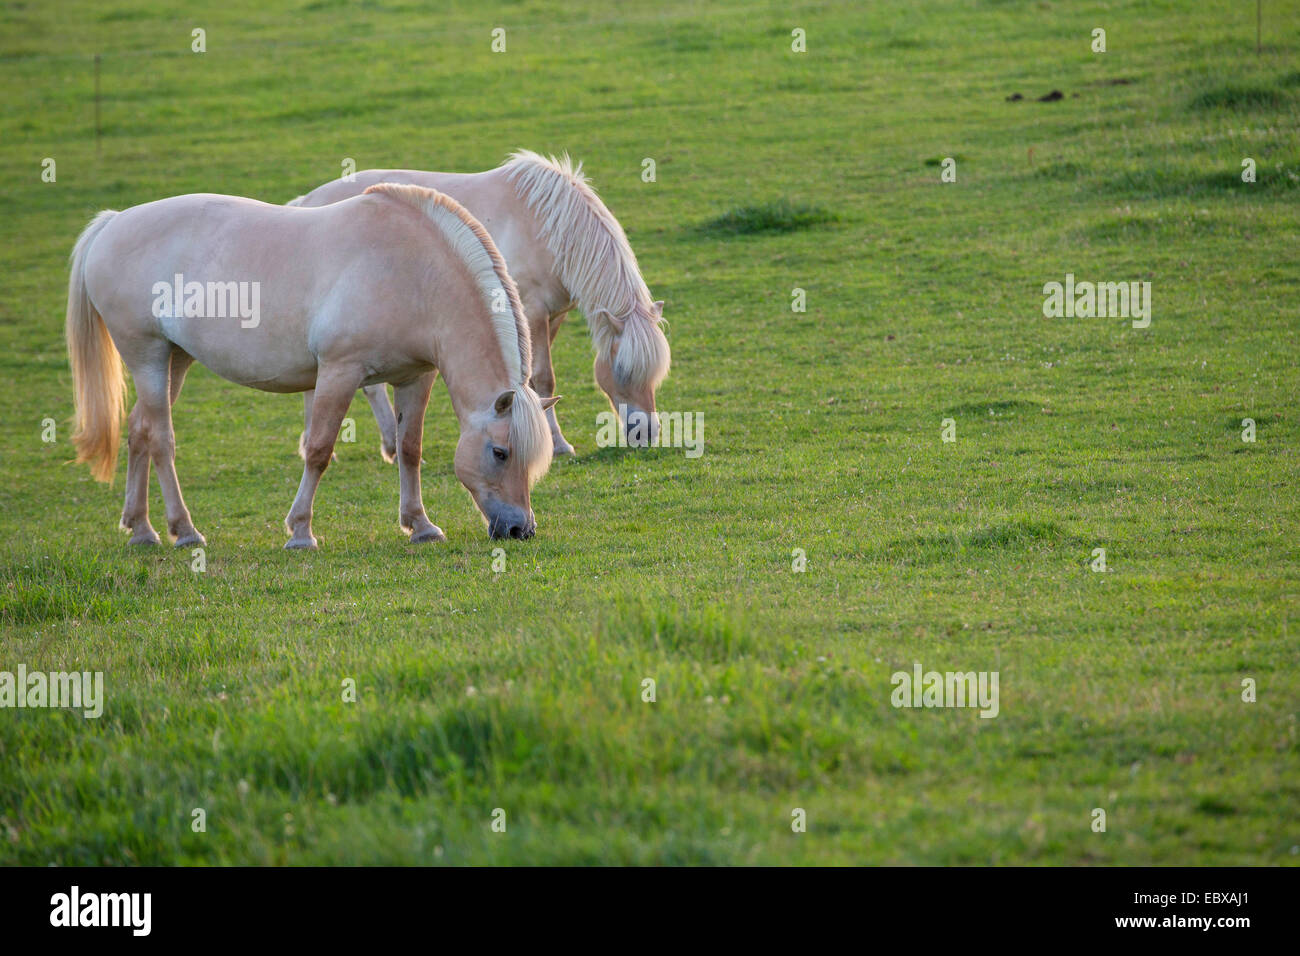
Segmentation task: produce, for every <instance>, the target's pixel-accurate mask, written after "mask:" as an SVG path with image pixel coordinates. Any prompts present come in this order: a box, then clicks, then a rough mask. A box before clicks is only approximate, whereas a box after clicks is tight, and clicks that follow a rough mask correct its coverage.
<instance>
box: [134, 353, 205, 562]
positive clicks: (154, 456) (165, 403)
mask: <svg viewBox="0 0 1300 956" xmlns="http://www.w3.org/2000/svg"><path fill="white" fill-rule="evenodd" d="M151 351H153V350H151ZM142 358H143V361H136V362H134V363H131V375H132V377H133V378H134V379H135V393H136V404H137V405H138V406H139V408H140V413H141V415H142V417H143V420H144V427H145V428H146V430H147V432H148V447H149V457H150V459H151V460H152V461H153V467H154V470H155V471H156V472H157V474H158V486H159V487H160V488H161V489H162V496H163V504H164V505H165V506H166V510H167V531H168V533H169V534H170V535H171V536H172V537H173V538H175V540H176V547H178V548H183V547H187V546H190V545H197V544H204V543H205V541H204V539H203V535H201V534H199V532H198V531H197V530H196V529H195V527H194V522H193V521H191V520H190V512H189V509H188V508H186V507H185V499H184V498H183V497H182V496H181V486H180V482H179V481H178V480H177V478H176V435H175V433H174V432H173V431H172V405H171V403H172V394H173V389H172V376H171V348H170V346H168V347H167V350H166V351H165V352H162V354H159V355H157V356H156V357H155V356H152V355H150V356H145V357H142ZM187 367H188V366H187ZM176 392H179V388H177V389H176Z"/></svg>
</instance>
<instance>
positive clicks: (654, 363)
mask: <svg viewBox="0 0 1300 956" xmlns="http://www.w3.org/2000/svg"><path fill="white" fill-rule="evenodd" d="M385 182H387V183H413V184H415V185H417V186H427V187H429V188H431V189H437V190H439V191H441V192H444V193H447V194H448V195H451V196H454V197H456V199H457V200H459V201H460V202H462V203H463V204H464V205H465V208H467V209H468V210H469V211H470V212H471V213H472V214H473V215H474V216H475V217H476V218H477V219H478V220H479V221H480V222H482V223H483V225H484V227H485V228H486V229H487V230H488V232H490V233H491V234H492V238H493V239H494V240H496V243H497V247H498V248H499V249H500V250H501V254H502V255H503V256H505V259H506V262H507V263H508V264H509V267H510V275H511V276H512V277H513V278H514V280H515V282H516V283H517V284H518V286H519V297H520V299H521V301H522V302H523V305H524V312H525V313H526V314H527V316H528V323H529V328H530V329H531V331H532V337H533V365H532V385H533V387H534V388H535V389H537V392H538V394H539V395H542V396H553V395H554V394H555V372H554V370H553V369H552V367H551V344H552V342H554V340H555V334H556V333H557V332H558V331H559V329H560V325H561V323H562V322H563V321H564V318H565V315H566V314H567V313H568V312H569V310H570V309H572V308H573V307H574V306H575V305H576V306H577V307H578V308H580V309H581V310H582V312H583V314H584V315H585V316H586V318H587V327H588V329H589V331H590V333H591V340H592V344H593V346H594V348H595V352H596V360H595V372H596V382H597V384H598V385H599V386H600V387H601V389H602V390H603V391H604V392H605V394H606V395H608V396H609V401H610V404H611V405H612V406H613V407H614V410H615V412H616V413H618V414H620V415H622V414H623V410H626V418H625V419H624V427H625V428H626V429H627V432H628V438H629V444H632V445H644V444H649V443H650V442H652V441H653V440H654V437H655V434H656V433H657V431H658V427H659V423H658V419H657V418H656V417H655V390H656V389H657V388H658V387H659V383H660V382H661V381H663V378H664V376H665V375H667V374H668V365H669V350H668V340H667V339H666V338H664V333H663V330H662V329H661V327H660V326H661V325H662V323H663V303H662V302H654V301H651V298H650V290H649V289H648V288H646V284H645V280H644V279H642V278H641V270H640V268H639V267H638V266H637V261H636V256H635V254H633V252H632V248H631V246H629V245H628V242H627V237H626V236H625V235H624V234H623V228H622V226H620V225H619V223H618V220H617V219H615V218H614V216H613V214H612V213H611V212H610V211H609V210H608V209H607V208H606V207H605V204H604V203H602V202H601V201H600V198H599V197H598V196H597V195H596V193H595V191H594V190H593V189H592V188H591V186H590V184H589V183H588V181H587V177H586V176H585V175H583V172H582V165H581V164H579V165H578V166H577V168H576V169H575V168H574V166H573V164H572V163H571V162H570V160H569V157H568V156H564V157H563V158H561V159H558V160H557V159H554V158H551V159H546V158H544V157H542V156H539V155H538V154H537V153H532V152H529V151H527V150H520V151H518V152H516V153H514V154H512V155H511V157H510V158H509V159H508V160H507V161H506V163H505V164H504V165H502V166H499V167H497V168H496V169H491V170H488V171H487V172H482V173H431V172H422V171H420V170H414V169H370V170H366V171H364V172H360V173H355V174H354V175H353V176H351V177H347V178H343V179H337V180H335V181H333V182H330V183H326V184H325V185H323V186H320V187H319V188H317V189H315V190H313V191H312V192H310V193H308V194H307V195H306V196H299V197H298V198H297V199H294V200H293V201H292V202H290V203H289V205H291V206H324V205H328V204H329V203H335V202H338V201H339V200H342V199H346V198H348V197H349V196H355V195H357V194H358V193H360V192H363V191H364V190H365V189H366V188H367V187H368V186H371V185H373V184H374V183H385ZM366 398H367V399H368V400H369V402H370V406H371V408H372V409H374V412H375V418H376V419H377V420H378V422H379V428H380V432H381V435H382V436H383V445H382V451H383V453H384V457H385V458H386V459H388V460H390V461H391V460H392V455H393V448H394V447H395V439H394V435H395V432H394V424H393V413H392V411H391V410H390V409H389V407H388V397H387V394H386V393H385V392H384V388H383V386H382V385H377V386H373V387H371V388H367V389H366ZM308 415H309V416H310V400H308ZM547 421H548V422H549V424H550V427H551V437H552V439H553V441H554V449H555V454H557V455H566V454H572V453H573V446H572V445H570V444H569V442H568V441H567V440H566V439H565V437H564V435H563V434H561V432H560V423H559V421H558V420H557V419H556V417H555V412H554V411H548V412H547ZM308 424H309V425H310V418H309V419H308Z"/></svg>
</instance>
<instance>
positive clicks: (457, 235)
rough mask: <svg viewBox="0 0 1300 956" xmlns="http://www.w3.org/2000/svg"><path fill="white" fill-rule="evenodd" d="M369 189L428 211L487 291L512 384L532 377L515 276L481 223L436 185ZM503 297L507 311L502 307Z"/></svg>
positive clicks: (485, 296)
mask: <svg viewBox="0 0 1300 956" xmlns="http://www.w3.org/2000/svg"><path fill="white" fill-rule="evenodd" d="M366 192H367V193H384V194H385V195H387V196H391V197H393V198H394V199H397V200H399V201H401V202H404V203H406V204H407V205H408V206H413V207H415V208H416V209H418V210H419V211H420V212H422V213H424V214H425V216H427V217H428V219H429V220H430V221H431V222H432V223H433V224H434V225H435V226H437V227H438V231H439V232H441V233H442V235H443V237H444V238H445V239H446V240H447V243H448V244H449V245H450V246H451V248H452V252H454V253H455V254H456V256H457V257H458V258H459V259H460V260H461V261H462V262H463V263H465V266H466V268H468V269H469V273H470V275H471V276H473V277H474V282H475V284H476V285H477V286H478V288H479V291H480V292H481V293H482V294H483V301H484V302H485V303H486V304H487V307H488V312H489V314H490V315H491V316H492V329H493V331H494V332H495V333H496V337H497V342H498V344H499V345H500V346H501V358H502V359H503V360H504V361H505V363H506V372H507V373H508V374H509V376H510V384H511V385H522V384H524V383H525V382H527V381H528V376H529V374H530V373H531V371H532V367H533V355H532V338H531V337H530V336H529V333H528V323H527V320H526V319H525V318H524V307H523V305H522V304H521V303H520V301H519V290H518V289H517V288H515V280H514V279H512V278H510V273H509V272H508V271H506V261H505V259H503V258H502V256H501V252H500V251H499V250H498V249H497V247H496V243H495V242H493V241H492V237H491V236H489V235H488V232H487V230H486V229H484V228H483V226H482V224H481V223H480V222H479V221H478V220H477V219H475V218H474V217H473V216H471V215H470V214H469V211H468V210H467V209H466V208H465V207H464V206H462V205H461V204H460V203H458V202H456V200H454V199H452V198H451V197H450V196H448V195H446V194H445V193H440V192H438V191H437V190H435V189H426V188H424V187H423V186H408V185H402V184H399V183H376V184H375V185H373V186H370V187H369V188H367V189H366ZM502 301H504V302H505V303H506V304H507V305H508V306H509V309H508V310H505V311H503V310H501V309H500V308H498V307H497V305H498V303H500V302H502Z"/></svg>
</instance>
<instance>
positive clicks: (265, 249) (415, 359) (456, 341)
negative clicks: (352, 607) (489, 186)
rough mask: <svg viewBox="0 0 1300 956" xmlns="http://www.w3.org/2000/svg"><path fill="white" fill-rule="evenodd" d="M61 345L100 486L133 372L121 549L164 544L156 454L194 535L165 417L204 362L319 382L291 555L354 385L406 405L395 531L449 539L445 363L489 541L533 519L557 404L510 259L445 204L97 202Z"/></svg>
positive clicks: (269, 385)
mask: <svg viewBox="0 0 1300 956" xmlns="http://www.w3.org/2000/svg"><path fill="white" fill-rule="evenodd" d="M232 299H234V300H235V305H236V306H237V307H235V308H232V307H231V300H232ZM249 306H251V308H249ZM67 337H68V354H69V356H70V358H71V362H72V374H73V382H74V387H75V390H76V432H75V434H74V436H73V442H74V443H75V445H76V448H77V453H78V461H88V462H90V465H91V470H92V472H93V474H94V476H95V477H96V478H97V479H99V480H101V481H111V480H112V477H113V473H114V471H115V469H116V465H117V447H118V441H119V438H120V432H121V425H122V418H123V412H124V408H125V398H126V382H125V379H124V378H123V374H122V360H123V359H124V360H125V362H126V365H127V367H128V368H129V369H130V371H131V375H132V377H133V378H134V379H135V388H136V404H135V407H134V409H132V411H131V417H130V428H129V436H128V453H127V476H126V500H125V504H124V506H123V509H122V526H123V527H124V528H125V529H127V530H129V531H131V532H132V537H131V543H132V544H157V543H158V541H159V539H158V535H157V534H156V533H155V531H154V529H153V527H152V526H151V525H150V524H149V495H148V491H149V463H150V460H151V459H152V462H153V465H154V467H155V468H157V470H158V483H159V484H160V485H161V486H162V494H163V500H164V502H165V503H166V508H167V530H168V532H169V533H170V534H171V535H172V536H173V537H174V538H175V539H176V545H177V546H178V547H179V546H184V545H193V544H202V543H203V536H202V535H200V534H199V533H198V531H196V530H195V528H194V524H193V522H192V521H191V520H190V513H189V510H188V509H187V508H186V507H185V501H184V499H183V498H182V497H181V489H180V485H179V483H178V482H177V479H176V468H175V438H174V435H173V432H172V416H171V406H172V404H173V403H174V402H175V401H176V397H177V395H178V394H179V393H180V390H181V385H182V383H183V382H184V380H185V373H186V371H187V370H188V368H189V366H190V363H191V362H193V361H195V360H197V361H199V362H201V363H203V364H204V365H206V366H207V367H208V368H210V369H211V370H212V371H214V372H216V373H217V374H218V375H220V376H222V377H223V378H227V379H229V380H230V381H232V382H236V383H238V384H241V385H248V386H250V387H252V388H258V389H262V390H264V391H269V392H301V391H311V390H314V398H313V401H312V412H313V415H312V427H311V430H310V432H309V433H308V435H307V439H306V442H305V448H304V450H305V455H304V457H305V459H306V460H305V467H304V469H303V475H302V483H301V484H300V485H299V487H298V494H297V496H296V497H295V498H294V501H293V507H292V508H291V509H290V510H289V515H288V517H287V518H286V519H285V525H286V527H287V528H288V530H289V533H290V535H291V538H290V540H289V542H288V544H287V545H286V547H289V548H314V547H315V546H316V538H315V537H314V536H313V534H312V528H311V518H312V502H313V499H314V497H315V494H316V486H317V484H318V483H319V481H320V478H321V474H322V473H323V472H324V470H325V467H326V466H327V465H328V464H329V460H330V455H331V453H332V452H333V448H334V442H335V439H336V438H337V436H338V432H339V426H340V424H341V423H342V420H343V416H344V414H345V413H346V412H347V409H348V405H349V404H350V403H351V401H352V396H353V395H355V394H356V390H357V389H358V388H359V387H361V386H363V385H374V384H377V383H382V382H391V383H392V384H393V385H394V387H395V394H396V397H397V417H398V425H397V442H398V445H399V446H400V453H399V456H398V460H399V472H400V486H401V493H400V505H399V512H398V515H399V521H400V525H401V527H402V528H403V529H405V530H407V531H409V532H410V538H411V540H412V541H433V540H441V539H443V538H444V537H445V536H444V535H443V533H442V530H441V529H440V528H438V527H437V526H436V525H434V524H433V523H432V522H431V521H430V520H429V518H428V516H427V515H426V514H425V510H424V503H423V500H422V498H421V494H420V449H421V441H422V432H423V425H424V411H425V407H426V405H427V404H428V401H429V391H430V389H431V388H432V386H433V381H434V378H435V377H436V376H437V374H438V373H439V372H441V373H442V376H443V378H444V379H445V380H446V382H447V389H448V391H449V392H450V393H451V401H452V406H453V408H454V409H455V412H456V417H457V418H458V419H459V420H460V442H459V444H458V445H457V447H456V457H455V471H456V476H457V477H458V478H459V479H460V480H461V482H462V483H463V484H464V485H465V487H466V488H467V489H469V492H470V494H471V495H472V496H473V498H474V502H475V503H476V504H477V505H478V508H479V510H480V511H481V512H482V513H483V515H484V517H485V518H486V519H487V523H488V531H489V533H490V534H491V536H492V537H494V538H503V537H515V538H527V537H531V536H532V534H533V531H534V529H535V527H536V522H535V520H534V517H533V512H532V508H531V507H530V503H529V491H530V488H531V486H532V483H533V482H534V481H535V480H536V479H537V478H538V477H539V476H540V475H541V474H542V473H544V472H545V471H546V469H547V467H548V466H549V465H550V461H551V441H550V436H549V434H548V430H547V423H546V417H545V411H544V409H545V407H546V406H547V405H548V404H550V403H549V402H541V401H539V399H538V397H537V394H536V393H535V392H534V391H533V390H532V389H531V388H530V387H528V385H527V384H526V382H527V376H528V369H529V362H530V360H531V345H530V342H529V337H528V328H527V324H526V322H525V319H524V313H523V309H522V307H521V305H520V303H519V296H518V292H517V291H516V289H515V285H514V282H513V281H512V280H511V279H510V276H509V274H508V273H507V272H506V267H505V261H504V260H503V259H502V258H501V254H500V253H499V252H498V251H497V249H496V246H495V245H493V243H492V239H491V238H490V237H489V235H488V234H487V232H485V231H484V229H483V227H482V226H481V225H479V223H478V222H477V221H475V220H474V218H473V217H472V216H470V215H469V213H467V212H466V211H465V209H464V208H463V207H462V206H461V205H460V204H459V203H457V202H456V201H455V200H453V199H451V198H449V197H447V196H443V195H440V194H438V193H436V192H433V191H432V190H428V189H422V188H419V187H415V186H394V185H384V186H377V187H375V188H374V189H369V190H367V191H366V194H365V195H363V196H358V197H356V198H354V199H350V200H348V201H347V202H342V203H339V204H337V205H334V206H329V207H327V208H323V209H290V208H286V207H284V206H272V205H267V204H266V203H260V202H257V201H255V200H251V199H241V198H238V197H234V196H217V195H210V194H196V195H190V196H177V197H174V198H172V199H163V200H160V201H158V202H152V203H146V204H145V205H142V206H135V207H133V208H131V209H127V210H126V211H124V212H120V213H118V212H112V211H106V212H101V213H100V214H99V215H98V216H96V217H95V219H94V220H93V221H92V222H91V223H90V225H89V226H87V227H86V229H85V231H84V232H82V234H81V237H80V238H79V239H78V240H77V245H76V248H75V249H74V250H73V254H72V275H71V278H70V280H69V283H68V315H67ZM119 353H120V357H119Z"/></svg>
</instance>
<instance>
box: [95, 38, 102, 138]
mask: <svg viewBox="0 0 1300 956" xmlns="http://www.w3.org/2000/svg"><path fill="white" fill-rule="evenodd" d="M99 137H100V131H99V54H98V53H96V54H95V155H96V156H98V155H100V153H101V151H102V147H101V146H100V142H99Z"/></svg>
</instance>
